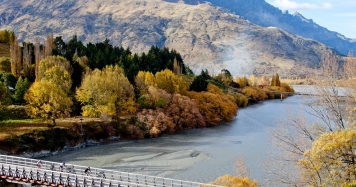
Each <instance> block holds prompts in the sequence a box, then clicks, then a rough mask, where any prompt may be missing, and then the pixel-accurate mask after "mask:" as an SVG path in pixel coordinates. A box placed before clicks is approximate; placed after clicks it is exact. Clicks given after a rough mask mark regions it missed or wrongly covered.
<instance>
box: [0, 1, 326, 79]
mask: <svg viewBox="0 0 356 187" xmlns="http://www.w3.org/2000/svg"><path fill="white" fill-rule="evenodd" d="M0 29H10V30H13V31H15V33H16V34H17V35H18V36H19V39H21V40H26V41H34V39H35V38H36V37H39V38H41V39H44V38H45V36H46V35H47V34H49V33H50V32H53V33H54V35H61V36H63V38H64V39H65V40H68V39H69V38H71V37H72V36H73V35H77V36H78V37H79V39H81V40H82V41H84V42H98V41H103V40H105V38H108V39H110V40H111V43H112V44H114V45H122V46H124V47H130V49H131V50H132V51H134V52H145V51H147V50H148V49H149V47H151V46H152V45H158V46H160V47H161V46H167V47H169V48H174V49H176V50H177V51H178V52H180V53H181V54H182V56H183V58H184V61H185V63H186V64H188V65H189V66H190V67H191V68H192V69H193V70H195V72H197V73H200V70H201V69H208V70H209V71H211V72H214V73H218V72H219V71H220V70H221V69H224V68H226V69H228V70H230V72H231V73H232V74H233V75H243V74H251V73H255V74H270V73H273V72H279V73H280V74H281V75H285V76H300V75H302V76H303V75H306V74H307V73H308V71H306V70H305V69H304V67H308V68H313V67H315V66H317V65H318V63H319V59H320V56H321V54H322V53H323V52H324V51H330V50H332V49H331V48H330V47H328V46H326V45H324V44H321V43H319V42H316V41H314V40H311V39H305V38H302V37H299V36H296V35H293V34H290V33H288V32H286V31H283V30H281V29H279V28H276V27H268V28H265V27H261V26H257V25H255V24H252V23H251V22H249V21H247V20H246V19H244V18H242V17H240V16H238V15H235V14H232V13H228V12H225V11H224V10H222V9H219V8H216V7H214V6H211V5H210V4H199V5H187V4H183V3H169V2H163V1H162V0H146V1H143V0H126V1H122V0H106V1H101V0H58V1H49V0H26V1H16V2H15V1H12V0H3V2H0ZM301 67H303V68H301Z"/></svg>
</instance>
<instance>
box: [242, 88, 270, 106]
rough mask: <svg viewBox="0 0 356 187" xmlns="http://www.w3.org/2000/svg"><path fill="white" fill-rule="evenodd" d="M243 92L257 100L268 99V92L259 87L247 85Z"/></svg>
mask: <svg viewBox="0 0 356 187" xmlns="http://www.w3.org/2000/svg"><path fill="white" fill-rule="evenodd" d="M242 93H243V94H244V95H245V96H247V97H249V98H250V99H252V100H253V101H255V102H258V101H263V100H265V99H267V98H268V97H267V94H266V92H264V91H263V90H262V89H260V88H257V87H251V86H247V87H244V88H243V89H242Z"/></svg>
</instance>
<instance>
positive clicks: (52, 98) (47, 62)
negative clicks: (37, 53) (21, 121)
mask: <svg viewBox="0 0 356 187" xmlns="http://www.w3.org/2000/svg"><path fill="white" fill-rule="evenodd" d="M70 70H71V67H70V65H69V62H68V61H67V60H66V59H64V58H63V57H59V56H48V57H46V58H45V59H43V60H41V61H40V62H39V64H38V72H37V73H38V74H37V77H36V81H35V83H34V84H32V86H31V87H30V89H29V90H28V92H27V93H26V94H25V97H24V98H25V100H26V101H27V103H28V105H27V106H26V112H27V114H28V115H29V116H31V117H33V118H42V119H46V120H47V119H56V118H60V117H66V116H69V113H70V112H71V106H72V105H73V102H72V99H71V97H70V88H71V85H72V80H71V78H70V72H69V71H70Z"/></svg>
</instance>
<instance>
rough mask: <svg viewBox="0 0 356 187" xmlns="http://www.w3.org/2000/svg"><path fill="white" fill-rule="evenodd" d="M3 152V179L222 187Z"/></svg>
mask: <svg viewBox="0 0 356 187" xmlns="http://www.w3.org/2000/svg"><path fill="white" fill-rule="evenodd" d="M37 161H38V160H36V159H30V158H23V157H15V156H7V155H0V166H1V168H0V169H1V170H0V180H2V181H6V182H7V183H14V184H22V185H26V184H29V185H32V186H35V185H37V186H53V187H130V186H132V187H144V186H145V187H196V186H198V187H219V186H217V185H211V184H204V183H197V182H190V181H183V180H175V179H170V178H163V177H155V176H149V175H140V174H134V173H127V172H120V171H113V170H105V169H100V168H94V167H90V170H91V172H90V173H89V174H88V175H86V174H85V172H84V170H85V169H86V168H87V166H80V165H72V164H68V163H66V167H65V169H64V170H63V171H60V170H59V164H60V163H58V162H50V161H45V160H41V167H40V168H39V167H38V166H37Z"/></svg>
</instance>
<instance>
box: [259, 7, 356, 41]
mask: <svg viewBox="0 0 356 187" xmlns="http://www.w3.org/2000/svg"><path fill="white" fill-rule="evenodd" d="M266 2H268V3H270V4H272V5H273V6H275V7H277V8H279V9H281V10H288V11H289V13H290V14H293V13H294V12H295V11H298V12H299V13H301V14H302V15H303V16H304V17H305V18H307V19H313V21H314V22H315V23H317V24H319V25H321V26H323V27H326V28H327V29H329V30H331V31H336V32H338V33H341V34H342V35H344V36H346V37H348V38H355V39H356V0H266Z"/></svg>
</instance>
